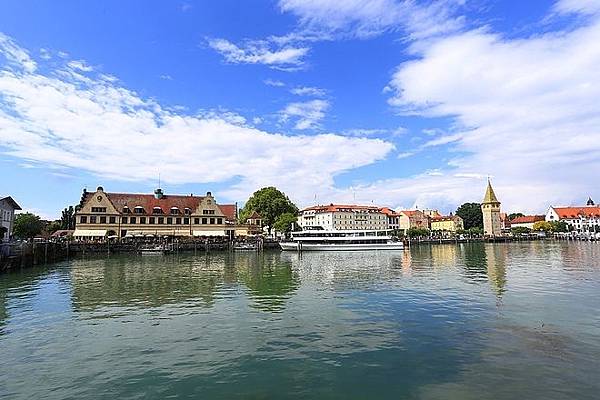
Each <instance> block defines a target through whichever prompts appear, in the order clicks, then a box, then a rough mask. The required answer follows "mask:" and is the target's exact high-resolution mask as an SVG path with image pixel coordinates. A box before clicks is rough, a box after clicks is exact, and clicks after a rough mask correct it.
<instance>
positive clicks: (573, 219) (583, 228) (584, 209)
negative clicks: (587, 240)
mask: <svg viewBox="0 0 600 400" xmlns="http://www.w3.org/2000/svg"><path fill="white" fill-rule="evenodd" d="M545 220H546V221H548V222H552V221H563V222H565V223H566V224H567V226H568V227H569V231H572V232H576V233H590V234H592V233H593V234H596V233H599V232H600V206H596V205H595V204H594V202H593V201H592V200H591V199H589V200H588V202H587V205H585V206H576V207H552V206H551V207H550V208H549V209H548V211H547V212H546V216H545Z"/></svg>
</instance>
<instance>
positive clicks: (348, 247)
mask: <svg viewBox="0 0 600 400" xmlns="http://www.w3.org/2000/svg"><path fill="white" fill-rule="evenodd" d="M279 246H281V249H282V250H286V251H365V250H402V249H404V244H403V243H402V242H393V243H370V244H364V243H355V244H341V243H340V244H337V243H336V244H334V243H327V244H323V243H307V242H303V243H302V244H301V245H300V246H299V245H298V243H296V242H281V243H279Z"/></svg>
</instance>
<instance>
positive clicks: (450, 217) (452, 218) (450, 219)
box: [431, 215, 457, 222]
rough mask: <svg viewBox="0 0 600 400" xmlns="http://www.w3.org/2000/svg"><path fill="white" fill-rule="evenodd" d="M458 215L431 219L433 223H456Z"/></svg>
mask: <svg viewBox="0 0 600 400" xmlns="http://www.w3.org/2000/svg"><path fill="white" fill-rule="evenodd" d="M456 217H457V216H456V215H440V216H437V217H431V221H432V222H441V221H454V220H455V219H456Z"/></svg>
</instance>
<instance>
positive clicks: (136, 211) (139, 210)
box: [133, 206, 145, 214]
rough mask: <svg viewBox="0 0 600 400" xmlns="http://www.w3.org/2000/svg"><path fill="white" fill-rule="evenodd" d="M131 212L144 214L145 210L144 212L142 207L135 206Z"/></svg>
mask: <svg viewBox="0 0 600 400" xmlns="http://www.w3.org/2000/svg"><path fill="white" fill-rule="evenodd" d="M133 212H134V213H136V214H144V213H145V210H144V207H142V206H135V208H134V209H133Z"/></svg>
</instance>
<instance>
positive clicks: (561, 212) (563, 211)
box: [552, 206, 600, 219]
mask: <svg viewBox="0 0 600 400" xmlns="http://www.w3.org/2000/svg"><path fill="white" fill-rule="evenodd" d="M552 209H553V210H554V211H556V213H557V214H558V217H559V218H560V219H572V218H579V216H580V215H582V216H584V217H600V206H585V207H552Z"/></svg>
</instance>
